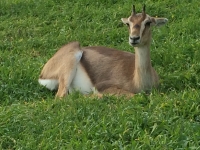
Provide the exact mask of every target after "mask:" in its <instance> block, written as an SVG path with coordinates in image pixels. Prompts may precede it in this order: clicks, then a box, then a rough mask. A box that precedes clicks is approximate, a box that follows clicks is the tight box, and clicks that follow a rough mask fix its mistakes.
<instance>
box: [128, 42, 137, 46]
mask: <svg viewBox="0 0 200 150" xmlns="http://www.w3.org/2000/svg"><path fill="white" fill-rule="evenodd" d="M129 44H130V45H131V46H136V45H138V44H139V42H129Z"/></svg>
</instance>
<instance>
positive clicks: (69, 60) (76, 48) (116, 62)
mask: <svg viewBox="0 0 200 150" xmlns="http://www.w3.org/2000/svg"><path fill="white" fill-rule="evenodd" d="M121 20H122V22H123V23H124V24H126V25H127V26H128V28H129V44H130V45H131V46H133V47H134V48H135V54H133V53H130V52H124V51H120V50H116V49H112V48H107V47H100V46H94V47H82V48H81V47H80V45H79V43H78V42H72V43H69V44H67V45H64V46H63V47H62V48H60V49H59V50H58V51H57V52H56V53H55V54H54V56H53V57H52V58H51V59H50V60H49V61H48V62H47V63H46V64H45V65H44V67H43V69H42V72H41V75H40V77H39V83H40V84H41V85H44V86H46V87H47V88H48V89H50V90H54V89H58V91H57V94H56V97H63V96H65V95H67V94H68V92H69V93H70V92H71V91H73V89H76V90H79V91H80V92H81V93H83V94H88V93H91V92H94V94H97V95H101V94H103V93H109V94H115V95H121V94H125V95H128V96H132V95H134V94H135V93H139V92H141V91H147V90H151V89H152V88H153V87H156V86H157V85H158V83H159V78H158V75H157V73H156V71H155V70H154V69H153V67H152V65H151V60H150V44H151V26H160V25H164V24H165V23H167V21H168V20H167V19H166V18H156V17H151V16H149V15H148V14H146V12H145V6H144V7H143V11H142V13H136V12H135V6H134V5H133V11H132V14H131V16H130V17H128V18H122V19H121Z"/></svg>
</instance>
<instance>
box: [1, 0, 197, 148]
mask: <svg viewBox="0 0 200 150" xmlns="http://www.w3.org/2000/svg"><path fill="white" fill-rule="evenodd" d="M132 4H133V3H132V1H128V0H124V1H117V0H110V1H105V0H101V1H100V0H99V1H93V0H85V1H83V0H76V1H75V0H71V1H68V0H67V1H65V0H46V1H42V0H38V1H35V0H1V1H0V38H1V40H0V149H12V150H13V149H16V150H18V149H22V150H24V149H27V150H31V149H33V150H36V149H41V150H44V149H48V150H52V149H56V150H57V149H63V150H64V149H69V150H71V149H74V150H77V149H84V150H90V149H96V150H101V149H102V150H104V149H105V150H107V149H109V150H110V149H116V150H118V149H120V150H130V149H137V150H140V149H141V150H148V149H149V150H150V149H151V150H161V149H162V150H174V149H177V150H182V149H183V150H185V149H188V150H193V149H194V150H198V149H199V150H200V19H199V17H200V1H199V0H173V1H172V0H166V1H161V0H158V1H150V0H147V1H146V2H145V4H146V12H147V13H148V14H149V15H151V16H158V17H166V18H168V19H169V22H168V23H167V25H166V26H163V27H161V28H153V39H152V45H151V59H152V64H153V66H154V68H155V70H156V71H157V72H158V74H159V76H160V86H159V88H158V89H154V90H153V91H152V92H151V93H149V94H145V93H140V94H136V95H135V96H134V97H132V98H129V99H128V98H126V97H114V96H105V97H103V98H102V99H100V100H99V99H96V98H90V97H84V96H83V95H81V94H80V93H78V92H75V93H73V94H71V95H69V96H68V97H67V98H64V99H62V100H55V99H54V96H55V92H51V91H49V90H47V89H46V88H44V87H42V86H40V85H39V84H38V81H37V80H38V77H39V74H40V71H41V69H42V67H43V65H44V64H45V63H46V61H47V60H48V59H49V58H50V57H51V56H52V55H53V54H54V53H55V52H56V51H57V49H58V48H60V47H61V46H62V45H64V44H66V43H68V42H70V41H79V42H80V43H81V46H88V45H89V46H90V45H103V46H107V47H111V48H116V49H120V50H124V51H129V52H134V50H133V48H132V47H131V46H130V45H129V44H128V31H127V30H128V29H127V27H126V26H125V25H123V23H122V22H121V18H123V17H128V16H129V15H130V13H131V7H132ZM134 4H135V6H136V9H137V11H138V12H139V11H141V9H142V5H143V3H141V1H139V0H136V1H134Z"/></svg>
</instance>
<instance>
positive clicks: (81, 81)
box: [69, 64, 93, 94]
mask: <svg viewBox="0 0 200 150" xmlns="http://www.w3.org/2000/svg"><path fill="white" fill-rule="evenodd" d="M73 90H78V91H80V92H81V93H82V94H89V93H91V92H93V84H92V83H91V81H90V78H89V77H88V75H87V73H86V72H85V70H84V68H83V67H82V66H81V65H80V64H78V66H77V71H76V75H75V77H74V79H73V81H72V84H71V86H70V90H69V92H70V93H71V92H72V91H73Z"/></svg>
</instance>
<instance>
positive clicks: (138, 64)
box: [133, 44, 153, 92]
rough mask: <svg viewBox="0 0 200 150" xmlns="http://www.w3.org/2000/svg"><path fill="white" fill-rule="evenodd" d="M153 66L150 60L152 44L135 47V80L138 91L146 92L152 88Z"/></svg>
mask: <svg viewBox="0 0 200 150" xmlns="http://www.w3.org/2000/svg"><path fill="white" fill-rule="evenodd" d="M152 81H153V77H152V66H151V59H150V44H149V45H144V46H140V47H135V70H134V79H133V82H134V84H135V90H136V91H138V92H139V91H142V90H143V91H145V90H146V89H151V87H152Z"/></svg>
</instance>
